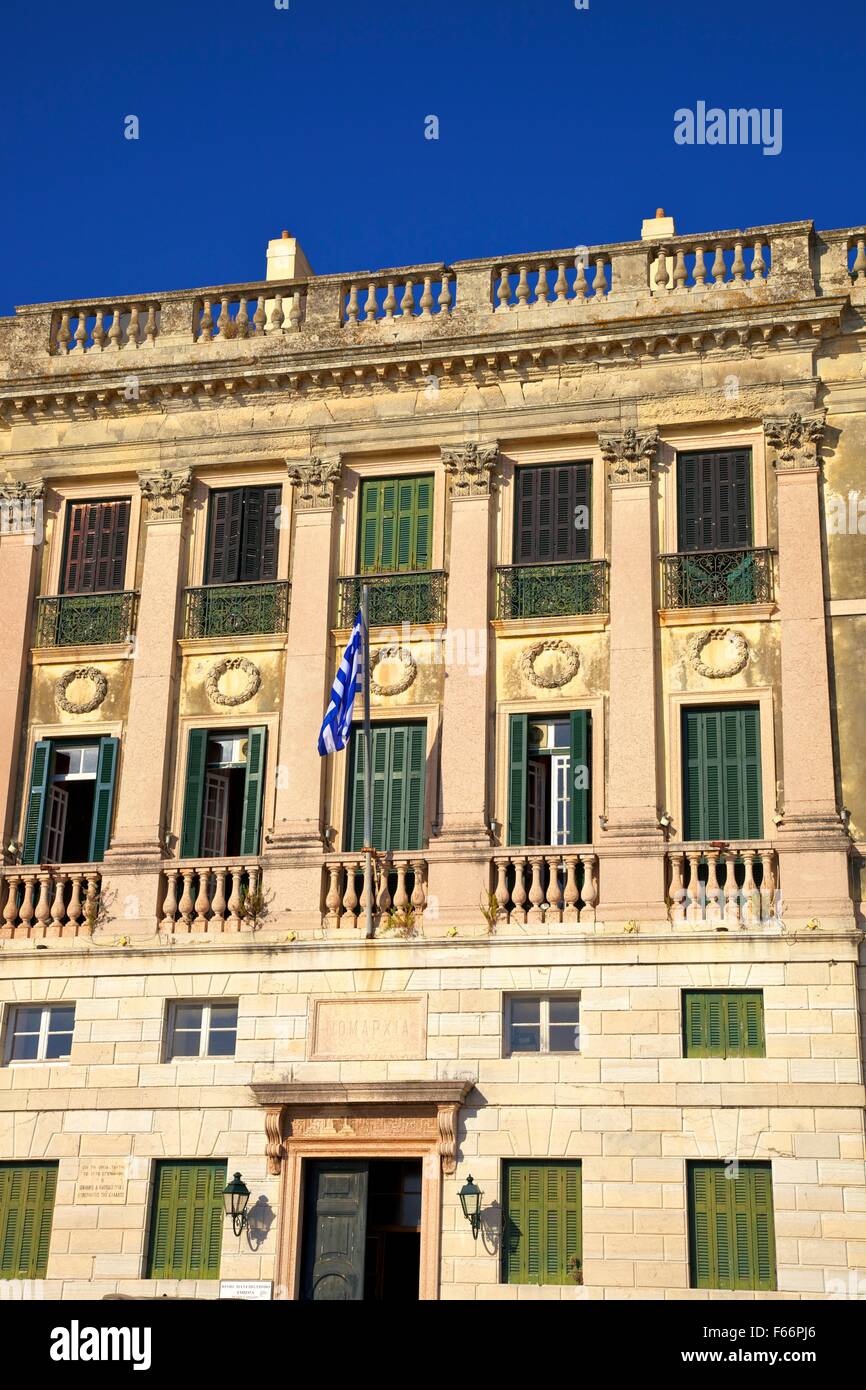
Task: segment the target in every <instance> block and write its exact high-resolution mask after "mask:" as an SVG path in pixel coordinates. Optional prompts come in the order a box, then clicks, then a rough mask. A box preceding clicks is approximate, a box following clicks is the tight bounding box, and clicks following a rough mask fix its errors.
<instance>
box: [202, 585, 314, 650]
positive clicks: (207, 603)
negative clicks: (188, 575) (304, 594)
mask: <svg viewBox="0 0 866 1390" xmlns="http://www.w3.org/2000/svg"><path fill="white" fill-rule="evenodd" d="M289 588H290V585H289V583H288V581H287V580H285V579H280V580H268V581H264V582H261V583H256V584H205V585H202V586H201V587H200V588H197V589H187V590H186V611H185V614H184V625H183V635H184V637H242V636H261V635H267V634H269V633H272V632H285V631H286V628H287V626H288V620H289Z"/></svg>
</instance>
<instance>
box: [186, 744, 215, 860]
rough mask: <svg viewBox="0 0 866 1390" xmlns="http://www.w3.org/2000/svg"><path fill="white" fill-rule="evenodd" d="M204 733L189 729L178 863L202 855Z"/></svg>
mask: <svg viewBox="0 0 866 1390" xmlns="http://www.w3.org/2000/svg"><path fill="white" fill-rule="evenodd" d="M208 736H209V731H208V730H207V729H190V731H189V742H188V744H187V754H186V791H185V792H184V798H183V820H182V822H181V832H180V857H181V859H196V858H197V857H198V855H199V853H200V851H201V818H202V810H203V808H204V774H205V761H206V759H207V741H208Z"/></svg>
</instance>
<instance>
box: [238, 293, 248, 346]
mask: <svg viewBox="0 0 866 1390" xmlns="http://www.w3.org/2000/svg"><path fill="white" fill-rule="evenodd" d="M235 328H236V330H237V336H238V337H239V338H248V337H249V336H250V315H249V310H248V309H247V297H246V295H245V294H242V295H241V297H240V299H239V300H238V311H237V313H236V315H235Z"/></svg>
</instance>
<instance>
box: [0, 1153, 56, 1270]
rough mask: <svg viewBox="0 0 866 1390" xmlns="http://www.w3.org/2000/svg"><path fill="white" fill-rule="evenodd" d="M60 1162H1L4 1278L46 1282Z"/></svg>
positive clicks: (1, 1262)
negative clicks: (58, 1164) (43, 1280)
mask: <svg viewBox="0 0 866 1390" xmlns="http://www.w3.org/2000/svg"><path fill="white" fill-rule="evenodd" d="M56 1191H57V1164H56V1163H29V1164H19V1163H0V1279H44V1278H45V1275H46V1273H47V1270H48V1247H49V1245H50V1242H51V1220H52V1217H53V1215H54V1196H55V1193H56Z"/></svg>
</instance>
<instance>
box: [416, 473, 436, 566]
mask: <svg viewBox="0 0 866 1390" xmlns="http://www.w3.org/2000/svg"><path fill="white" fill-rule="evenodd" d="M432 540H433V478H432V475H427V476H425V477H421V478H416V479H415V553H414V556H413V563H412V566H411V568H412V569H416V570H426V569H429V568H430V564H431V561H432Z"/></svg>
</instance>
